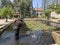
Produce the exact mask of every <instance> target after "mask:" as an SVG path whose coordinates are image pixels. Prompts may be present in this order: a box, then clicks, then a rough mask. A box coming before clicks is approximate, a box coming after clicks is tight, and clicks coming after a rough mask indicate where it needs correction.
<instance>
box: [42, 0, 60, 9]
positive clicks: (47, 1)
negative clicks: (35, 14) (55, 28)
mask: <svg viewBox="0 0 60 45" xmlns="http://www.w3.org/2000/svg"><path fill="white" fill-rule="evenodd" d="M51 4H60V0H42V8H43V9H48V6H49V5H51Z"/></svg>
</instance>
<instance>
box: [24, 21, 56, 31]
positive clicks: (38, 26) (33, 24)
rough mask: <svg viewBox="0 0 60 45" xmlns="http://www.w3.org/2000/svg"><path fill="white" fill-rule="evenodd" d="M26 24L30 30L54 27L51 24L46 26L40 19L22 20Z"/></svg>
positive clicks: (51, 28)
mask: <svg viewBox="0 0 60 45" xmlns="http://www.w3.org/2000/svg"><path fill="white" fill-rule="evenodd" d="M24 22H25V23H26V26H27V27H28V28H29V29H30V30H53V29H55V28H54V27H53V26H47V25H46V24H43V23H41V22H40V21H33V20H31V21H29V20H28V21H24Z"/></svg>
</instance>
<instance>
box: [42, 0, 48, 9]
mask: <svg viewBox="0 0 60 45" xmlns="http://www.w3.org/2000/svg"><path fill="white" fill-rule="evenodd" d="M48 5H49V0H42V8H43V9H47V8H48Z"/></svg>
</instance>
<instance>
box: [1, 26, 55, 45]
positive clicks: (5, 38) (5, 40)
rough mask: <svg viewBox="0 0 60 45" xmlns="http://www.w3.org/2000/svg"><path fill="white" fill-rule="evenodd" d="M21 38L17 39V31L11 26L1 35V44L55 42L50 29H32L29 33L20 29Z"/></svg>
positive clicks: (46, 44)
mask: <svg viewBox="0 0 60 45" xmlns="http://www.w3.org/2000/svg"><path fill="white" fill-rule="evenodd" d="M20 32H22V33H23V34H21V33H20V35H19V40H18V41H17V40H15V35H14V34H15V31H14V30H13V29H12V27H11V26H10V27H9V28H7V29H6V31H5V32H4V33H3V34H2V35H1V37H0V45H48V44H52V43H54V40H53V38H52V36H51V34H50V32H49V31H46V32H45V33H44V32H43V31H41V30H38V31H31V33H30V34H29V35H27V34H25V33H24V30H22V31H20Z"/></svg>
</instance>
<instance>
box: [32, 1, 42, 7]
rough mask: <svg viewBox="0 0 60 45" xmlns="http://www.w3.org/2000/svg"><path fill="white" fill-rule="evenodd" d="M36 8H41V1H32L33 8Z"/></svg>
mask: <svg viewBox="0 0 60 45" xmlns="http://www.w3.org/2000/svg"><path fill="white" fill-rule="evenodd" d="M37 5H38V6H37ZM37 7H38V8H41V7H42V0H33V8H37Z"/></svg>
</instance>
